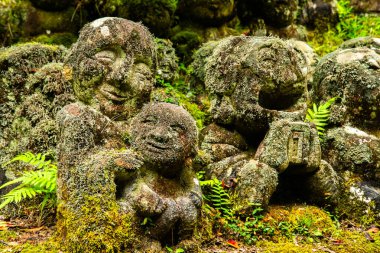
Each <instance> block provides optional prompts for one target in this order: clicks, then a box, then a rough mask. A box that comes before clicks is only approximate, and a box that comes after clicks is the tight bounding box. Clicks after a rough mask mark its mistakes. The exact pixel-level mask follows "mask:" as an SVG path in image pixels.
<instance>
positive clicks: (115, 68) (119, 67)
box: [107, 60, 130, 87]
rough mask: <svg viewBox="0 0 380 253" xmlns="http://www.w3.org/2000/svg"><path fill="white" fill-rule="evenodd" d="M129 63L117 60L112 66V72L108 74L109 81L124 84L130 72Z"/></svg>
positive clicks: (117, 84)
mask: <svg viewBox="0 0 380 253" xmlns="http://www.w3.org/2000/svg"><path fill="white" fill-rule="evenodd" d="M129 70H130V67H129V64H128V62H126V61H123V60H117V61H115V63H114V64H112V66H111V72H110V73H109V74H108V75H107V81H109V82H110V83H112V84H113V85H114V86H118V87H120V86H122V85H123V84H125V82H126V80H127V77H128V74H129Z"/></svg>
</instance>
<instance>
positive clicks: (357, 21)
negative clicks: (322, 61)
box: [308, 0, 380, 56]
mask: <svg viewBox="0 0 380 253" xmlns="http://www.w3.org/2000/svg"><path fill="white" fill-rule="evenodd" d="M337 7H338V15H339V22H338V23H337V24H336V26H335V27H330V26H329V27H328V30H327V31H320V30H319V29H318V28H317V29H316V31H314V32H312V33H310V34H309V36H308V43H310V45H311V46H312V47H313V48H314V49H315V51H316V53H317V54H319V55H321V56H323V55H325V54H327V53H330V52H332V51H334V50H336V49H337V48H338V47H339V46H340V44H342V43H343V42H344V41H345V40H349V39H353V38H357V37H364V36H375V37H376V36H378V35H379V34H380V17H379V16H378V15H370V14H356V13H354V12H353V10H352V7H351V5H350V0H338V5H337Z"/></svg>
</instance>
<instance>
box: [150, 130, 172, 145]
mask: <svg viewBox="0 0 380 253" xmlns="http://www.w3.org/2000/svg"><path fill="white" fill-rule="evenodd" d="M150 137H151V138H152V139H153V140H155V141H157V142H159V143H167V142H168V141H169V140H170V132H169V130H168V128H167V127H163V126H160V127H156V128H155V129H153V130H152V131H151V132H150Z"/></svg>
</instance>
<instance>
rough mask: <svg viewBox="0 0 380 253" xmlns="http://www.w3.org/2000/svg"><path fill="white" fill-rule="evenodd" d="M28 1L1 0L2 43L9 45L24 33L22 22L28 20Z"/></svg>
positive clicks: (0, 31) (0, 34)
mask: <svg viewBox="0 0 380 253" xmlns="http://www.w3.org/2000/svg"><path fill="white" fill-rule="evenodd" d="M28 5H29V2H28V1H22V0H2V1H0V38H1V41H0V43H1V44H2V45H3V46H8V45H10V44H11V43H14V42H15V41H17V39H18V38H19V37H20V36H22V35H23V30H22V24H23V23H24V22H25V20H26V12H27V6H28Z"/></svg>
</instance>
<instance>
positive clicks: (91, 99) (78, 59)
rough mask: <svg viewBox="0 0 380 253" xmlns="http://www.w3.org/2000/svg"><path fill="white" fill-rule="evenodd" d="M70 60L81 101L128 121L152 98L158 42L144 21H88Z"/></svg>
mask: <svg viewBox="0 0 380 253" xmlns="http://www.w3.org/2000/svg"><path fill="white" fill-rule="evenodd" d="M66 62H67V64H68V65H70V66H71V67H72V69H73V81H74V85H73V86H74V92H75V95H76V96H77V97H78V99H79V100H81V101H82V102H84V103H86V104H89V105H91V106H93V107H95V108H96V109H98V110H100V111H101V112H102V113H103V114H105V115H106V116H108V117H110V118H113V119H115V120H124V119H126V118H128V117H130V116H132V115H134V114H135V113H136V111H137V110H138V109H139V108H141V107H142V105H143V104H144V103H145V102H147V101H148V100H149V95H150V92H151V90H152V88H153V84H154V76H155V68H156V52H155V44H154V39H153V36H152V35H151V34H150V33H149V31H148V30H147V29H146V28H145V27H144V26H142V25H141V24H139V23H135V22H132V21H129V20H126V19H122V18H114V17H112V18H111V17H106V18H101V19H97V20H95V21H93V22H91V23H89V24H87V25H85V26H84V27H83V28H82V30H81V31H80V35H79V38H78V41H77V42H76V43H75V44H74V45H73V47H72V48H71V51H70V53H69V55H68V57H67V60H66Z"/></svg>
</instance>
